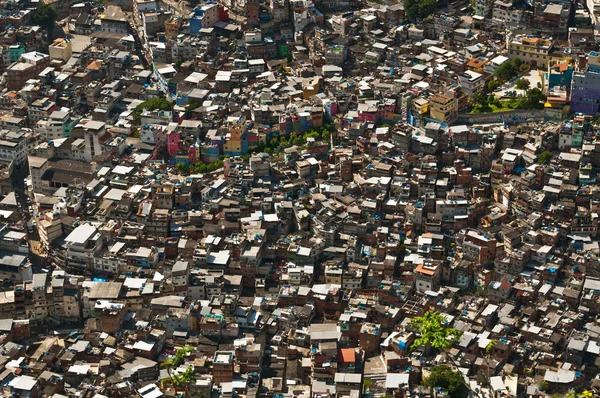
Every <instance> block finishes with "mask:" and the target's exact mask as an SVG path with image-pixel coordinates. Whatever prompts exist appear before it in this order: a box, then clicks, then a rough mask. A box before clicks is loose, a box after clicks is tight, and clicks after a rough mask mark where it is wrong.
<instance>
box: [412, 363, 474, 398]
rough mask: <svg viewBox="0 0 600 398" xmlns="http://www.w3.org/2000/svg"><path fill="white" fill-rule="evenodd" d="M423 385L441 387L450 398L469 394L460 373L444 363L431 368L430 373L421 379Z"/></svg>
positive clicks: (459, 397) (458, 397) (460, 397)
mask: <svg viewBox="0 0 600 398" xmlns="http://www.w3.org/2000/svg"><path fill="white" fill-rule="evenodd" d="M423 385H424V386H427V387H442V388H444V389H446V390H447V391H448V394H449V395H450V397H452V398H463V397H467V396H468V395H469V389H468V388H467V386H466V384H465V380H464V379H463V377H462V375H461V374H460V373H459V372H455V371H453V370H452V369H451V368H450V367H448V366H446V365H440V366H435V367H433V368H431V374H430V375H429V377H427V378H426V379H425V380H423Z"/></svg>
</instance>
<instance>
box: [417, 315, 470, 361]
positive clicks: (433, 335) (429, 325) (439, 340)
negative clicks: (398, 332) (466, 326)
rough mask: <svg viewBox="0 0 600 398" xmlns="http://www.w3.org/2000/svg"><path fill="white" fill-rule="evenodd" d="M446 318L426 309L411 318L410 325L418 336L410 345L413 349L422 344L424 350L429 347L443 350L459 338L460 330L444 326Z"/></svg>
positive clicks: (427, 349)
mask: <svg viewBox="0 0 600 398" xmlns="http://www.w3.org/2000/svg"><path fill="white" fill-rule="evenodd" d="M446 322H447V321H446V318H444V317H443V316H442V315H441V314H440V313H439V312H437V311H427V312H426V313H425V315H423V316H420V317H416V318H413V320H412V321H411V323H410V324H411V326H412V327H414V328H416V329H417V335H418V336H419V337H418V338H417V339H416V340H415V342H414V343H413V344H412V346H411V350H414V349H416V348H418V347H420V346H424V347H425V350H426V351H429V350H430V349H431V348H434V349H436V350H445V349H446V348H448V347H450V346H451V345H452V344H454V342H455V341H456V340H458V339H459V338H460V336H461V335H462V332H461V331H459V330H456V329H454V328H450V327H446V326H444V324H445V323H446Z"/></svg>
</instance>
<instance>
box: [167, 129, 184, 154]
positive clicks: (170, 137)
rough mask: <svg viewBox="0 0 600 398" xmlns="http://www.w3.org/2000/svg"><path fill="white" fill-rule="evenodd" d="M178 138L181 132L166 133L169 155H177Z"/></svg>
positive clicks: (179, 138)
mask: <svg viewBox="0 0 600 398" xmlns="http://www.w3.org/2000/svg"><path fill="white" fill-rule="evenodd" d="M180 140H181V134H180V133H179V132H175V131H170V132H168V133H167V151H168V152H169V156H177V153H178V152H179V141H180Z"/></svg>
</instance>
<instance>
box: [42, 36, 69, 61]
mask: <svg viewBox="0 0 600 398" xmlns="http://www.w3.org/2000/svg"><path fill="white" fill-rule="evenodd" d="M48 50H49V53H50V54H49V55H50V58H52V59H56V60H60V61H64V62H67V61H68V60H69V59H70V58H71V54H72V52H73V47H72V46H71V42H70V41H69V40H67V39H62V38H58V39H56V40H54V42H52V44H50V47H48Z"/></svg>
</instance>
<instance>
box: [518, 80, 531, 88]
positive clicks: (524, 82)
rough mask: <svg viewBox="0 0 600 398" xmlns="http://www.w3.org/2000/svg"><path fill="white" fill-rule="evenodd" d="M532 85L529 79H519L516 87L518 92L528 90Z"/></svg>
mask: <svg viewBox="0 0 600 398" xmlns="http://www.w3.org/2000/svg"><path fill="white" fill-rule="evenodd" d="M530 85H531V83H530V82H529V80H527V79H519V80H517V82H516V84H515V87H516V88H517V89H518V90H528V89H529V86H530Z"/></svg>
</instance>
